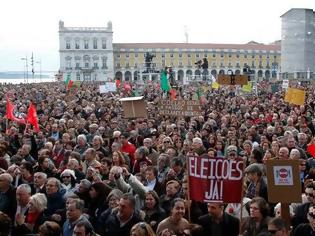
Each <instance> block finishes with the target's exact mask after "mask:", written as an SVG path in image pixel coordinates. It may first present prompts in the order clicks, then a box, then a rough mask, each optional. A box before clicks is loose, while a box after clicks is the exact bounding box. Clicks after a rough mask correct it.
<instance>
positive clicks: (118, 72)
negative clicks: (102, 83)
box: [115, 71, 123, 81]
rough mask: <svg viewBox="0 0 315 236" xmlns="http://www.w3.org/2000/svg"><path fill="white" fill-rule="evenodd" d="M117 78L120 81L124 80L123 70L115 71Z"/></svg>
mask: <svg viewBox="0 0 315 236" xmlns="http://www.w3.org/2000/svg"><path fill="white" fill-rule="evenodd" d="M115 79H119V80H120V81H122V79H123V74H122V72H121V71H117V72H116V73H115Z"/></svg>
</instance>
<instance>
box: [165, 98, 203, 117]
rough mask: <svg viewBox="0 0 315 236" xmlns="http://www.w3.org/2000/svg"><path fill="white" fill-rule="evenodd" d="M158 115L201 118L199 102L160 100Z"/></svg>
mask: <svg viewBox="0 0 315 236" xmlns="http://www.w3.org/2000/svg"><path fill="white" fill-rule="evenodd" d="M159 113H160V115H167V116H190V117H191V116H201V115H202V112H201V104H200V101H199V100H173V101H172V100H161V101H160V103H159Z"/></svg>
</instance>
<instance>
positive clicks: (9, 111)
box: [6, 97, 25, 124]
mask: <svg viewBox="0 0 315 236" xmlns="http://www.w3.org/2000/svg"><path fill="white" fill-rule="evenodd" d="M6 117H7V119H8V120H13V121H16V122H18V123H21V124H25V120H24V119H22V118H18V117H15V115H14V105H13V104H12V103H11V102H10V100H9V98H8V97H7V104H6Z"/></svg>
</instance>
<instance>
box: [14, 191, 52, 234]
mask: <svg viewBox="0 0 315 236" xmlns="http://www.w3.org/2000/svg"><path fill="white" fill-rule="evenodd" d="M46 208H47V198H46V196H45V194H43V193H36V194H34V195H33V196H31V199H30V202H29V208H28V210H27V211H26V213H25V215H23V214H17V215H16V219H15V220H16V223H17V226H16V227H15V228H14V229H13V231H12V236H14V235H17V236H21V235H27V234H37V233H38V230H39V226H40V225H41V224H43V223H44V222H45V219H46V217H45V215H44V210H45V209H46Z"/></svg>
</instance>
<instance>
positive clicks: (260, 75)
mask: <svg viewBox="0 0 315 236" xmlns="http://www.w3.org/2000/svg"><path fill="white" fill-rule="evenodd" d="M257 75H258V78H261V77H263V71H262V70H259V71H258V74H257Z"/></svg>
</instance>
